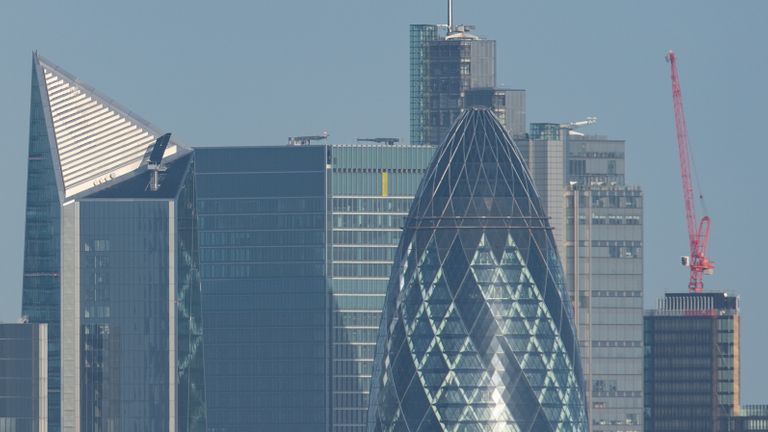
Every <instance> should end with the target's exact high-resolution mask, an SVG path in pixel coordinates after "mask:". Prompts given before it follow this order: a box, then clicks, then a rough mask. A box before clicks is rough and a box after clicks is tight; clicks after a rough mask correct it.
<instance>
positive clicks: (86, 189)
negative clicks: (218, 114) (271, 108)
mask: <svg viewBox="0 0 768 432" xmlns="http://www.w3.org/2000/svg"><path fill="white" fill-rule="evenodd" d="M32 83H33V88H32V113H31V121H30V154H29V175H28V182H29V185H28V189H29V190H28V202H27V226H26V243H25V270H24V272H25V278H24V293H23V311H24V314H25V315H26V316H27V318H28V319H29V320H30V321H33V322H45V323H48V324H49V325H50V327H49V359H48V360H49V361H48V366H49V376H48V381H49V395H48V399H49V413H48V420H49V430H51V431H58V430H65V431H79V430H105V429H131V430H134V429H135V430H159V431H162V430H171V431H177V430H178V431H186V430H190V431H194V430H201V429H203V428H204V421H205V418H204V399H203V397H204V393H203V390H204V385H203V382H202V380H203V374H202V356H201V354H202V353H201V351H200V350H201V348H202V344H201V340H200V339H201V334H200V331H201V327H202V326H201V323H200V311H199V300H200V299H199V283H198V282H197V281H198V279H199V277H198V263H197V256H196V249H197V246H196V244H195V241H196V239H195V233H196V228H195V218H194V212H195V210H194V200H193V199H192V197H193V195H194V190H193V183H192V177H191V175H189V172H190V171H191V170H192V165H191V164H192V157H191V155H189V151H188V150H183V149H181V147H179V146H178V145H177V144H176V143H175V142H173V141H169V140H165V141H162V140H159V138H161V133H160V132H159V131H158V130H157V129H155V128H154V127H152V126H151V125H149V124H148V123H147V122H145V121H143V120H141V119H139V118H138V117H137V116H136V115H134V114H132V113H130V112H128V111H127V110H124V109H122V108H120V107H118V106H117V105H116V104H115V103H114V102H112V101H111V100H109V99H107V98H105V97H103V96H101V95H99V94H98V93H97V92H95V91H94V90H93V89H91V88H89V87H87V86H85V85H84V84H82V83H81V82H79V81H78V80H77V79H76V78H74V77H73V76H71V75H70V74H68V73H66V72H64V71H63V70H61V69H60V68H58V67H57V66H55V65H53V64H52V63H50V62H48V61H46V60H43V59H42V58H40V57H39V56H37V55H35V56H34V58H33V73H32ZM166 138H167V137H166ZM161 141H162V142H163V146H162V150H164V152H160V153H159V155H158V156H156V155H155V154H154V153H152V152H153V150H155V149H160V148H161V147H159V146H158V143H160V142H161ZM163 156H164V158H163ZM153 157H156V159H151V158H153ZM151 166H155V170H154V171H152V172H151V170H150V167H151ZM153 179H158V180H159V182H160V184H159V185H157V184H156V183H157V182H151V180H153ZM153 184H154V185H153ZM154 186H157V187H154ZM60 392H61V397H59V393H60ZM60 401H61V402H60Z"/></svg>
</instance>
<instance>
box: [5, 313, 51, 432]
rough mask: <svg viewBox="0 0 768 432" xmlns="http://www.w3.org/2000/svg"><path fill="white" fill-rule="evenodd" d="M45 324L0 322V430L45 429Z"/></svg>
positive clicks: (24, 431)
mask: <svg viewBox="0 0 768 432" xmlns="http://www.w3.org/2000/svg"><path fill="white" fill-rule="evenodd" d="M47 379H48V325H47V324H30V323H18V324H2V323H0V432H46V431H48V382H47Z"/></svg>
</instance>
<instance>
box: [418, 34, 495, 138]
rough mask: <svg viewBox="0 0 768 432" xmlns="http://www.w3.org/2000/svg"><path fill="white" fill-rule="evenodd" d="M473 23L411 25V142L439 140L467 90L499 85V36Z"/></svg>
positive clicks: (460, 104) (451, 123) (453, 117)
mask: <svg viewBox="0 0 768 432" xmlns="http://www.w3.org/2000/svg"><path fill="white" fill-rule="evenodd" d="M471 29H472V28H471V27H470V26H461V25H460V26H455V27H453V26H452V27H451V28H449V29H448V30H447V32H443V31H441V30H439V26H437V25H433V24H414V25H411V30H410V53H411V58H410V65H411V103H410V107H411V144H415V145H423V144H427V145H437V144H439V143H441V142H442V141H443V140H444V139H445V137H446V134H447V133H448V130H449V129H450V128H451V126H452V125H453V122H454V120H456V117H458V115H459V113H460V112H461V110H462V109H463V108H464V107H465V96H466V92H467V91H468V90H470V89H480V88H485V89H493V88H495V87H496V41H494V40H488V39H482V38H480V37H478V36H476V35H474V34H472V33H470V30H471Z"/></svg>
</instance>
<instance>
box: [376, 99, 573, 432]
mask: <svg viewBox="0 0 768 432" xmlns="http://www.w3.org/2000/svg"><path fill="white" fill-rule="evenodd" d="M368 423H369V430H370V431H371V432H378V431H382V432H383V431H398V432H399V431H409V432H416V431H536V432H546V431H586V430H587V423H586V414H585V405H584V393H583V391H582V372H581V366H580V363H579V353H578V341H577V339H576V335H575V331H574V327H573V324H572V312H571V305H570V301H569V298H568V294H567V292H566V290H565V287H564V278H563V271H562V268H561V266H560V260H559V259H558V255H557V251H556V249H555V243H554V240H553V237H552V231H551V227H550V225H549V222H548V219H547V216H546V215H545V214H544V212H543V210H542V205H541V203H540V199H539V197H538V195H537V194H536V191H535V190H534V187H533V184H532V181H531V178H530V175H529V174H528V171H527V168H526V167H525V164H524V163H523V162H522V159H521V156H520V153H519V151H518V149H517V148H516V147H515V145H514V143H513V142H512V139H511V138H510V137H509V135H508V134H507V132H506V131H505V130H504V128H503V127H502V126H501V125H500V124H499V121H498V120H497V119H496V117H495V116H494V115H493V114H492V113H491V112H490V111H489V110H487V109H484V108H472V109H468V110H466V111H465V112H464V113H463V114H462V115H461V116H460V117H459V118H458V119H457V121H456V123H455V125H454V126H453V128H452V129H451V131H450V133H449V135H448V137H447V139H446V141H445V142H444V143H443V144H442V145H441V146H440V148H439V149H438V150H437V152H436V155H435V158H434V160H433V161H432V164H431V166H430V168H429V169H428V170H427V174H426V175H425V176H424V178H423V180H422V183H421V185H420V187H419V190H418V192H417V193H416V198H415V200H414V202H413V205H412V207H411V210H410V213H409V215H408V217H407V219H406V222H405V227H404V231H403V235H402V238H401V241H400V246H399V249H398V252H397V255H396V258H395V264H394V267H393V269H392V275H391V278H390V282H389V288H388V292H387V298H386V302H385V306H384V315H383V318H382V323H381V328H380V330H379V338H378V343H377V347H376V360H375V364H374V371H373V378H372V387H371V398H370V409H369V415H368Z"/></svg>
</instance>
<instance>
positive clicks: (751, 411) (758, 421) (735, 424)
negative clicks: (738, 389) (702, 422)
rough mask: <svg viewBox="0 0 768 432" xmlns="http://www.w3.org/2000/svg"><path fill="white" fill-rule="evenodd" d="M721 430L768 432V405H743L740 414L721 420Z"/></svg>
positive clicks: (731, 431) (730, 431) (729, 431)
mask: <svg viewBox="0 0 768 432" xmlns="http://www.w3.org/2000/svg"><path fill="white" fill-rule="evenodd" d="M720 430H721V431H728V432H768V405H742V406H741V408H740V409H739V413H738V414H736V415H734V416H732V417H727V418H724V419H721V421H720Z"/></svg>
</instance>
